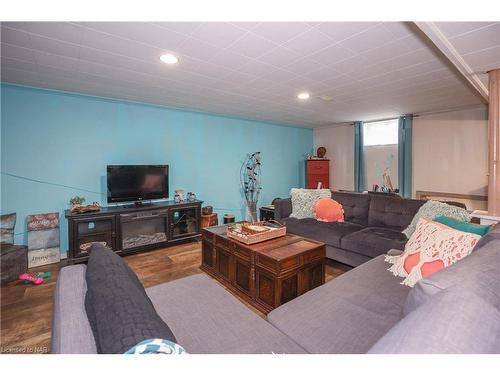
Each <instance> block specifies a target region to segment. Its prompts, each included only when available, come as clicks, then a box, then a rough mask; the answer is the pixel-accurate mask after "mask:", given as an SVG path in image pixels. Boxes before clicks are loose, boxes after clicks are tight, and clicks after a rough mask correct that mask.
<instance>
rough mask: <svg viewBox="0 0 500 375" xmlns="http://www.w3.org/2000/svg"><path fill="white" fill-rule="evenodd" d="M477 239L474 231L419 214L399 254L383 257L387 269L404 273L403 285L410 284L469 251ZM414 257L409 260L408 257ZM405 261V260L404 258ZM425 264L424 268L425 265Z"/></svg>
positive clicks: (399, 274)
mask: <svg viewBox="0 0 500 375" xmlns="http://www.w3.org/2000/svg"><path fill="white" fill-rule="evenodd" d="M480 239H481V236H480V235H478V234H473V233H467V232H462V231H459V230H457V229H454V228H451V227H448V226H446V225H444V224H441V223H437V222H435V221H432V220H429V219H424V218H420V219H419V221H418V223H417V229H416V230H415V232H414V233H413V234H412V236H411V237H410V240H409V241H408V242H407V243H406V246H405V251H404V252H403V254H401V255H397V256H389V255H387V256H386V257H385V260H386V262H388V263H391V264H392V266H391V267H390V268H389V271H390V272H392V273H393V274H394V275H396V276H401V277H404V278H405V279H404V280H403V281H402V282H401V284H403V285H407V286H410V287H413V286H414V285H415V284H416V283H417V282H418V281H419V280H421V279H422V278H423V277H425V276H426V275H427V276H428V275H430V274H431V273H434V272H437V271H438V270H439V269H442V268H445V267H448V266H450V265H452V264H453V263H455V262H457V261H459V260H460V259H463V258H465V257H466V256H467V255H469V254H470V253H471V252H472V250H473V249H474V246H476V244H477V243H478V241H479V240H480ZM411 256H413V257H415V259H413V260H411V261H410V259H409V257H411ZM407 260H408V261H409V263H408V264H406V261H407ZM426 267H427V268H426Z"/></svg>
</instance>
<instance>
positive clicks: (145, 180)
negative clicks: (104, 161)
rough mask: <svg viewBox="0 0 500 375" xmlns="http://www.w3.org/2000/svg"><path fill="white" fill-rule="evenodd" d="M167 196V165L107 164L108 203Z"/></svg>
mask: <svg viewBox="0 0 500 375" xmlns="http://www.w3.org/2000/svg"><path fill="white" fill-rule="evenodd" d="M165 198H168V165H108V203H116V202H130V201H141V200H151V199H165Z"/></svg>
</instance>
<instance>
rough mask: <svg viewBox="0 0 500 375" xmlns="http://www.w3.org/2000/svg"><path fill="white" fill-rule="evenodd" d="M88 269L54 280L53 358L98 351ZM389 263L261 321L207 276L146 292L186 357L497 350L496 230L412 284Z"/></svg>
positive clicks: (67, 271)
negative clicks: (86, 303) (451, 262)
mask: <svg viewBox="0 0 500 375" xmlns="http://www.w3.org/2000/svg"><path fill="white" fill-rule="evenodd" d="M391 252H393V253H394V252H398V250H391ZM85 267H86V266H85V265H73V266H68V267H64V268H63V269H62V270H61V273H60V275H59V279H58V281H57V286H56V290H55V295H54V321H53V325H52V352H53V353H95V352H96V349H95V343H94V338H93V335H92V330H91V328H90V325H89V322H88V319H87V315H86V312H85V307H84V299H85V291H86V283H85ZM388 267H389V265H388V264H387V263H385V262H384V256H383V255H379V256H377V257H375V258H374V259H372V260H369V261H367V262H365V263H364V264H362V265H360V266H359V267H356V268H355V269H353V270H351V271H349V272H347V273H345V274H343V275H342V276H340V277H337V278H335V279H334V280H332V281H331V282H328V283H326V284H324V285H323V286H321V287H318V288H316V289H314V290H312V291H309V292H307V293H305V294H304V295H302V296H300V297H298V298H296V299H294V300H292V301H290V302H288V303H286V304H284V305H283V306H280V307H279V308H277V309H275V310H273V311H272V312H271V313H270V314H269V315H268V316H267V319H266V320H265V319H262V318H260V317H259V316H257V315H256V314H255V313H254V312H253V311H251V310H249V309H248V308H247V307H246V306H245V305H244V304H242V303H241V302H240V301H239V300H237V299H236V298H235V297H233V296H232V295H231V294H229V293H228V292H227V291H226V290H225V289H224V288H223V287H221V286H220V285H219V284H218V283H217V282H216V281H214V280H212V279H211V278H209V277H208V276H206V275H204V274H200V275H195V276H190V277H186V278H183V279H179V280H176V281H172V282H169V283H165V284H160V285H157V286H155V287H152V288H148V289H146V292H147V294H148V296H149V298H150V299H151V301H152V303H153V305H154V307H155V309H156V311H157V313H158V314H159V315H160V317H161V318H162V319H163V320H164V321H165V322H166V323H167V324H168V326H169V327H170V329H171V330H172V332H173V333H174V334H175V337H176V338H177V340H178V343H179V344H180V345H182V346H183V347H184V348H185V349H186V350H187V351H188V352H189V353H500V225H498V226H497V227H496V228H494V229H493V230H492V231H490V233H488V234H487V235H486V236H485V237H483V239H482V240H481V241H480V243H478V244H477V245H476V248H475V250H474V251H473V253H472V254H471V255H469V256H468V257H467V258H465V259H463V260H460V261H459V262H457V263H455V264H454V265H452V266H450V267H448V268H445V269H443V270H441V271H439V272H437V273H435V274H433V275H431V276H430V277H428V278H425V279H423V280H421V281H420V282H418V283H417V284H416V286H415V287H414V288H409V287H407V286H404V285H401V284H400V282H401V281H402V279H401V278H398V277H395V276H393V275H392V274H391V273H390V272H389V271H387V268H388Z"/></svg>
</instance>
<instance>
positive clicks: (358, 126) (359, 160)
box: [354, 121, 365, 192]
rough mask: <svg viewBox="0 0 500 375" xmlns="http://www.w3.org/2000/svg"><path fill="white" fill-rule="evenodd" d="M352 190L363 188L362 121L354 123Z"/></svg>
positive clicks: (362, 189)
mask: <svg viewBox="0 0 500 375" xmlns="http://www.w3.org/2000/svg"><path fill="white" fill-rule="evenodd" d="M354 190H356V191H360V192H361V191H364V190H365V167H364V162H363V122H362V121H356V122H355V123H354Z"/></svg>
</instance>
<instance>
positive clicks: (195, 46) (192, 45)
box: [177, 38, 218, 61]
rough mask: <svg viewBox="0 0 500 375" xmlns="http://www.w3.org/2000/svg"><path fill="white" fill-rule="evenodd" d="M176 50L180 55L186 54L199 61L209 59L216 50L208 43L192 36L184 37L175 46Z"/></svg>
mask: <svg viewBox="0 0 500 375" xmlns="http://www.w3.org/2000/svg"><path fill="white" fill-rule="evenodd" d="M177 51H178V52H179V53H180V54H182V55H187V56H189V57H192V58H195V59H198V60H201V61H210V59H212V58H213V57H214V56H215V55H216V54H217V52H218V50H217V49H216V48H214V47H213V46H211V45H210V44H208V43H205V42H202V41H200V40H198V39H194V38H188V39H186V40H185V41H184V42H183V43H182V44H181V45H180V46H178V47H177Z"/></svg>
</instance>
